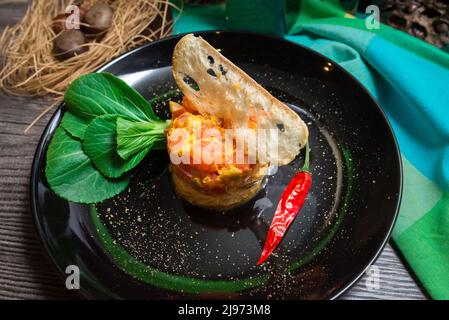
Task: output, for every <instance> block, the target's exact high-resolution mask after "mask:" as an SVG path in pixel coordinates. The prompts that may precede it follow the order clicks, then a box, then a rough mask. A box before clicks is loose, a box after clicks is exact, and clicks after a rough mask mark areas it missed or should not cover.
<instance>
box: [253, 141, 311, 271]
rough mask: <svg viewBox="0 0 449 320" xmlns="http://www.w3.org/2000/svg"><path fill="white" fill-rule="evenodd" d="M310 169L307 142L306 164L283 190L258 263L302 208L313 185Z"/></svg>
mask: <svg viewBox="0 0 449 320" xmlns="http://www.w3.org/2000/svg"><path fill="white" fill-rule="evenodd" d="M308 170H309V145H308V144H307V145H306V159H305V161H304V166H303V168H302V169H301V171H300V172H298V173H296V174H295V175H294V176H293V178H292V180H291V181H290V183H289V184H288V185H287V188H285V190H284V191H283V192H282V195H281V199H280V200H279V203H278V206H277V208H276V212H275V214H274V217H273V221H272V222H271V225H270V229H269V230H268V234H267V238H266V240H265V245H264V247H263V250H262V255H261V256H260V259H259V261H257V265H261V264H262V263H264V262H265V260H267V259H268V257H269V256H270V255H271V253H272V252H273V251H274V249H276V247H277V246H278V245H279V243H280V242H281V240H282V238H283V237H284V235H285V233H286V231H287V229H288V227H289V226H290V224H291V223H292V222H293V220H294V219H295V217H296V216H297V215H298V212H299V210H301V208H302V206H303V204H304V201H305V200H306V198H307V194H308V193H309V189H310V186H311V185H312V175H311V174H310V173H309V172H308Z"/></svg>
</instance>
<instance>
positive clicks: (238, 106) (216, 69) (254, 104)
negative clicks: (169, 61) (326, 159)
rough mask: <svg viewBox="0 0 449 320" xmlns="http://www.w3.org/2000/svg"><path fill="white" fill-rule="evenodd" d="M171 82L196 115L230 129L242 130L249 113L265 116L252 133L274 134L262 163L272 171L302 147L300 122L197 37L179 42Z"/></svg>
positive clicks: (304, 135)
mask: <svg viewBox="0 0 449 320" xmlns="http://www.w3.org/2000/svg"><path fill="white" fill-rule="evenodd" d="M173 76H174V78H175V80H176V83H177V85H178V86H179V87H180V89H181V90H182V92H183V94H184V95H185V96H186V97H187V98H188V99H189V100H190V101H191V102H192V103H193V104H194V105H195V106H196V107H197V109H198V111H199V113H201V114H212V115H214V116H217V117H219V118H221V119H224V120H225V121H227V122H228V123H230V124H231V125H232V127H233V128H235V129H240V128H246V127H247V126H248V118H249V115H250V114H251V113H256V114H258V115H261V114H263V115H265V116H258V117H257V129H276V130H278V148H277V154H269V157H268V158H269V159H276V160H277V164H278V165H285V164H288V163H289V162H291V161H292V160H293V159H294V158H295V157H296V156H297V155H298V153H299V150H300V149H301V148H302V147H303V146H304V145H305V144H306V142H307V139H308V129H307V126H306V124H305V123H304V121H302V120H301V118H300V117H299V116H298V115H297V114H296V113H295V112H294V111H293V110H291V109H290V108H289V107H287V106H286V105H285V104H283V103H282V102H280V101H279V100H278V99H276V98H275V97H273V96H272V95H271V94H270V93H269V92H268V91H267V90H265V89H264V88H262V87H261V86H260V85H259V84H258V83H257V82H256V81H254V80H253V79H252V78H251V77H250V76H248V75H247V74H246V73H245V72H243V71H242V70H241V69H239V68H238V67H237V66H236V65H234V64H233V63H232V62H231V61H229V60H228V59H226V58H225V57H224V56H223V55H221V54H220V53H219V52H218V51H217V50H216V49H215V48H213V47H212V46H211V45H210V44H209V43H208V42H206V41H205V40H204V39H202V38H201V37H197V36H194V35H193V34H188V35H186V36H184V37H183V38H181V40H179V42H178V44H177V45H176V47H175V50H174V53H173ZM192 79H193V81H192ZM237 138H238V137H237Z"/></svg>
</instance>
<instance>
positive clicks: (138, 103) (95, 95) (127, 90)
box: [64, 73, 156, 122]
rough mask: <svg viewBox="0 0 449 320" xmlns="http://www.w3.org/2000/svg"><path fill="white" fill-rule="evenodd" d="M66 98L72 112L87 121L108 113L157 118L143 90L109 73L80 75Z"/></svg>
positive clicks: (142, 119)
mask: <svg viewBox="0 0 449 320" xmlns="http://www.w3.org/2000/svg"><path fill="white" fill-rule="evenodd" d="M64 101H65V102H66V104H67V108H68V110H69V111H70V112H72V113H73V114H75V115H77V116H78V117H80V118H81V119H83V120H86V121H87V122H90V121H91V120H92V119H93V118H95V117H97V116H102V115H106V114H112V115H118V116H120V117H122V118H127V119H129V120H134V121H149V120H152V119H156V115H155V114H154V111H153V109H152V108H151V106H150V104H149V102H148V101H147V100H146V99H145V98H144V97H142V96H141V95H140V93H138V92H137V91H136V90H134V89H133V88H131V87H130V86H128V85H127V84H126V82H124V81H123V80H121V79H119V78H117V77H115V76H113V75H112V74H109V73H91V74H87V75H84V76H81V77H79V78H78V79H76V80H75V81H73V83H72V84H71V85H70V87H69V88H68V90H67V91H66V93H65V95H64Z"/></svg>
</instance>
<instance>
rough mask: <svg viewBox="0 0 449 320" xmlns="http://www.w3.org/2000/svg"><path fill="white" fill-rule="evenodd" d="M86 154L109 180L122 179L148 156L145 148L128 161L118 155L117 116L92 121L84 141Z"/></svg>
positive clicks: (101, 117) (148, 149)
mask: <svg viewBox="0 0 449 320" xmlns="http://www.w3.org/2000/svg"><path fill="white" fill-rule="evenodd" d="M83 147H84V151H85V152H86V154H87V155H88V156H89V158H90V159H91V160H92V162H93V163H94V165H95V167H97V168H98V170H100V172H101V173H102V174H103V175H105V176H106V177H109V178H117V177H120V176H121V175H122V174H123V173H125V172H127V171H129V170H131V169H132V168H134V167H135V166H136V165H137V164H139V162H140V161H141V160H142V159H143V158H144V157H145V156H146V155H147V153H148V152H149V151H150V148H148V147H147V148H145V149H143V150H141V151H140V152H139V153H137V154H135V155H133V156H132V157H130V158H129V159H127V160H124V159H122V158H121V157H120V156H119V155H118V153H117V116H116V115H105V116H99V117H97V118H95V119H94V120H92V121H91V123H90V124H89V126H88V127H87V129H86V132H85V135H84V141H83Z"/></svg>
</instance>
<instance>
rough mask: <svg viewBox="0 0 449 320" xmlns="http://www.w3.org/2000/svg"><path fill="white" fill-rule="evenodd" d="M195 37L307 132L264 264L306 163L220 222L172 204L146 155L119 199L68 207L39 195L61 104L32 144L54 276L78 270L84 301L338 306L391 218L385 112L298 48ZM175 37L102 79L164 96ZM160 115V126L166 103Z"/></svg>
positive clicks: (394, 151) (251, 37)
mask: <svg viewBox="0 0 449 320" xmlns="http://www.w3.org/2000/svg"><path fill="white" fill-rule="evenodd" d="M201 35H202V36H203V37H204V38H205V39H206V40H207V41H209V42H210V43H211V44H212V45H213V46H214V47H215V48H219V49H221V52H222V53H223V54H224V55H225V56H226V57H228V58H229V59H230V60H231V61H233V62H235V63H236V64H237V65H238V66H239V67H241V68H242V69H243V70H245V71H246V72H247V73H249V74H250V75H251V76H252V77H253V78H254V79H255V80H256V81H257V82H259V83H260V84H261V85H262V86H264V87H265V88H267V89H268V90H269V91H270V92H271V93H272V94H273V95H275V96H276V97H277V98H279V99H280V100H281V101H283V102H285V103H286V104H288V105H289V106H290V107H291V108H292V109H293V110H294V111H295V112H297V113H298V114H299V115H300V116H301V117H302V118H303V119H304V121H305V122H306V123H307V124H308V126H309V130H310V145H311V172H312V175H313V185H312V189H311V192H310V194H309V196H308V198H307V201H306V203H305V206H304V208H303V209H302V210H301V212H300V213H299V215H298V217H297V219H296V220H295V222H294V223H293V224H292V226H291V228H290V229H289V231H288V234H287V236H286V238H285V239H284V241H283V242H282V244H281V246H280V247H279V248H278V249H277V250H276V254H275V255H274V256H272V257H271V258H270V260H269V261H270V263H269V264H267V265H265V266H263V267H257V266H256V261H257V259H258V258H259V256H260V253H261V245H263V241H264V238H265V234H266V231H267V228H268V226H269V224H270V222H271V219H272V217H273V213H274V210H275V208H276V203H277V201H278V199H279V196H280V194H281V192H282V190H283V189H284V187H285V185H286V184H287V183H288V182H289V180H290V178H291V176H292V174H294V173H295V172H296V171H297V170H298V168H300V166H301V165H302V162H303V154H301V155H299V156H298V158H297V159H296V160H295V161H294V162H292V163H291V164H290V165H288V166H284V167H281V168H280V170H279V171H278V172H277V173H276V174H275V175H274V176H271V177H270V178H269V179H268V181H267V185H266V187H265V189H264V190H263V191H261V192H260V193H259V194H258V195H257V196H256V198H255V199H254V200H252V201H251V202H250V203H248V204H247V205H245V206H243V207H240V208H238V209H235V210H233V211H232V212H228V213H226V214H222V213H214V212H207V211H204V210H200V209H198V208H195V207H192V206H189V205H188V204H186V203H185V202H184V201H182V200H181V199H180V198H179V197H177V196H176V194H175V193H174V191H173V187H172V182H171V178H170V175H169V173H168V170H167V165H168V157H167V154H166V152H162V151H159V152H152V153H151V154H150V155H149V156H147V158H146V159H145V161H143V163H142V164H141V165H139V167H138V168H137V169H136V170H135V174H134V177H133V178H132V181H131V183H130V185H129V188H128V189H127V190H126V191H125V192H124V193H122V194H121V195H119V196H117V197H115V198H113V199H111V200H107V201H104V202H103V203H101V204H98V205H96V206H95V207H90V206H87V205H81V204H76V203H69V202H67V201H65V200H63V199H61V198H59V197H57V196H56V195H55V194H54V193H52V192H51V191H50V190H49V188H48V185H47V183H46V179H45V174H44V168H45V154H46V150H47V146H48V144H49V142H50V139H51V137H52V134H53V133H54V131H55V128H56V127H57V126H58V123H59V121H60V119H61V115H62V114H63V112H64V106H61V107H60V108H59V109H58V111H57V112H56V113H55V115H54V116H53V118H52V119H51V121H50V123H49V125H48V127H47V128H46V130H45V132H44V134H43V136H42V139H41V142H40V144H39V146H38V148H37V152H36V156H35V160H34V164H33V171H32V178H31V179H32V180H31V199H32V209H33V215H34V218H35V221H36V226H37V230H38V232H39V235H40V237H41V238H42V242H43V245H44V247H45V249H46V251H47V252H48V254H49V256H50V257H51V259H52V260H53V262H54V264H55V265H56V266H57V268H58V269H59V270H60V272H61V274H64V270H65V268H66V266H68V265H73V264H74V265H77V266H78V267H79V268H80V270H81V290H80V292H81V293H82V294H83V295H84V296H85V297H87V298H163V299H164V298H194V299H197V298H198V299H199V298H201V299H203V298H235V299H251V298H263V299H264V298H274V299H300V298H305V299H317V298H321V299H325V298H335V297H336V296H338V295H339V294H341V293H342V292H343V291H344V290H345V289H347V288H348V287H349V286H350V285H351V284H352V283H354V281H355V280H356V279H358V278H359V277H360V276H361V275H362V273H363V272H364V270H365V269H366V268H367V267H368V266H369V264H371V263H372V262H373V261H374V259H375V258H376V257H377V255H378V254H379V252H380V251H381V249H382V248H383V246H384V245H385V243H386V241H387V240H388V237H389V235H390V231H391V229H392V227H393V224H394V221H395V218H396V214H397V210H398V205H399V202H400V195H401V184H402V180H401V179H402V176H401V162H400V157H399V152H398V147H397V145H396V141H395V138H394V136H393V133H392V130H391V127H390V126H389V124H388V122H387V120H386V118H385V115H384V114H383V113H382V111H381V110H380V108H379V107H378V106H377V104H376V102H375V101H374V100H373V99H372V98H371V97H370V96H369V94H368V93H367V91H366V90H365V89H364V88H363V87H362V86H361V85H360V83H358V82H357V81H356V80H355V79H354V78H353V77H352V76H350V75H349V74H348V73H347V72H345V71H344V70H343V69H341V68H340V67H339V66H338V65H336V64H335V63H334V62H333V61H330V60H328V59H327V58H325V57H323V56H321V55H319V54H317V53H315V52H313V51H311V50H309V49H306V48H303V47H301V46H298V45H295V44H293V43H290V42H287V41H284V40H282V39H278V38H272V37H268V36H262V35H256V34H248V33H235V32H206V33H202V34H201ZM179 38H180V37H173V38H170V39H166V40H162V41H158V42H154V43H151V44H148V45H146V46H143V47H140V48H138V49H136V50H134V51H132V52H130V53H128V54H125V55H123V56H121V57H119V58H118V59H116V60H114V61H112V62H111V63H109V64H108V65H106V66H105V67H103V68H102V69H101V71H108V72H112V73H114V74H116V75H119V76H121V77H122V78H123V79H124V80H125V81H127V82H128V83H129V84H130V85H132V86H133V87H135V88H136V89H137V90H138V91H139V92H140V93H142V94H143V95H144V96H145V97H146V98H148V99H149V98H151V97H153V96H155V95H160V94H162V93H164V92H166V91H168V90H169V89H172V88H174V87H175V84H174V81H173V79H172V76H171V56H172V51H173V48H174V46H175V44H176V43H177V41H178V40H179ZM157 113H158V114H159V116H160V117H167V116H168V112H167V108H164V107H163V106H162V107H159V108H158V110H157Z"/></svg>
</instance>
